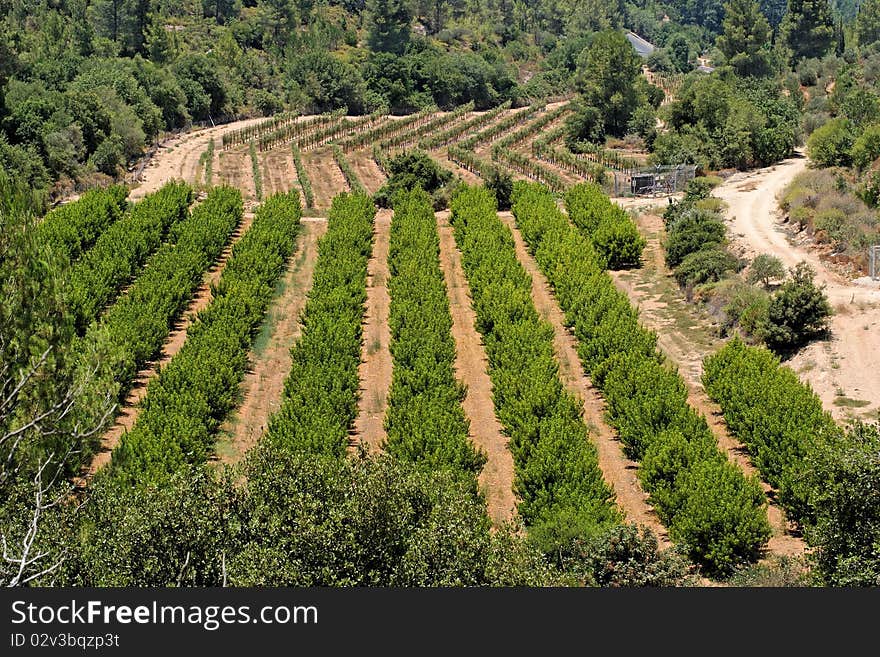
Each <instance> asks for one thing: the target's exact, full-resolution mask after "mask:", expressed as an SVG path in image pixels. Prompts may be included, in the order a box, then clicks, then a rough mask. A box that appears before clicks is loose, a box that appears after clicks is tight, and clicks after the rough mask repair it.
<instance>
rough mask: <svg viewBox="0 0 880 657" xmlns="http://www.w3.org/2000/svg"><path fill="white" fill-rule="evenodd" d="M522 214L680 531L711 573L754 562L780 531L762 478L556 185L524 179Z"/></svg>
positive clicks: (619, 423) (634, 450)
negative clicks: (565, 210)
mask: <svg viewBox="0 0 880 657" xmlns="http://www.w3.org/2000/svg"><path fill="white" fill-rule="evenodd" d="M514 197H515V199H514V207H513V210H514V215H515V216H516V219H517V224H518V225H519V226H520V229H521V230H522V233H523V237H524V238H525V240H526V242H527V243H528V244H529V247H530V249H531V250H532V252H533V253H534V254H535V258H536V259H537V261H538V264H539V266H540V267H541V269H542V271H543V272H544V274H545V275H546V276H547V278H548V280H549V281H550V283H551V285H553V288H554V291H555V293H556V298H557V299H558V300H559V304H560V306H561V307H562V310H563V311H564V312H565V315H566V322H567V324H568V325H569V326H570V328H571V329H572V330H573V332H574V334H575V337H576V338H577V339H578V341H579V345H578V355H579V356H580V358H581V361H582V363H583V365H584V368H585V370H587V371H588V372H589V373H590V375H591V376H592V379H593V382H594V383H595V384H596V385H597V386H598V387H599V389H600V390H601V391H602V394H603V396H604V397H605V401H606V404H607V406H608V417H609V421H610V422H611V424H612V425H613V426H614V427H615V428H616V429H617V431H618V434H619V436H620V439H621V441H622V442H623V444H624V446H625V450H626V452H627V454H628V455H629V456H630V457H631V458H634V459H635V460H642V470H641V471H640V477H641V479H642V482H643V485H644V486H645V489H646V490H647V491H648V492H649V493H650V495H651V501H652V503H653V504H654V505H655V508H657V510H658V513H659V514H660V517H661V519H662V520H663V521H664V522H665V523H666V524H667V526H668V527H669V531H670V536H671V537H672V538H673V539H674V540H676V541H679V542H681V543H682V544H683V547H684V548H685V549H686V551H687V553H688V554H689V555H690V556H691V557H692V558H694V559H696V560H697V561H698V562H699V563H701V564H702V565H703V566H704V567H705V568H706V570H707V571H708V572H711V573H715V574H723V573H729V572H730V571H731V569H733V568H734V567H735V566H736V565H737V564H739V563H742V562H745V561H753V560H755V559H756V558H757V557H758V556H759V555H760V554H761V550H762V546H763V545H764V543H765V542H766V541H767V539H768V538H769V536H770V527H769V525H768V523H767V517H766V511H765V500H764V495H763V492H762V491H761V488H760V486H759V485H758V482H757V481H756V480H754V479H750V478H747V477H745V475H744V474H743V472H742V470H740V469H739V468H738V467H737V466H735V465H733V464H731V463H729V462H728V461H727V460H726V458H725V456H724V455H723V454H722V453H721V452H720V451H719V450H718V447H717V445H716V444H715V439H714V437H713V436H712V433H711V431H710V430H709V427H708V426H707V424H706V421H705V419H704V418H703V417H702V416H700V415H698V414H697V413H696V412H695V411H694V410H693V409H692V408H690V407H689V406H688V404H687V389H686V386H685V384H684V381H683V379H682V378H681V376H680V375H679V374H678V373H677V372H675V371H674V370H670V369H669V368H667V367H666V366H664V365H663V364H662V363H663V360H662V357H661V355H660V354H659V353H658V352H657V350H656V346H655V345H656V341H657V336H656V335H655V334H654V333H651V332H649V331H647V330H645V329H644V328H642V327H641V326H640V325H639V323H638V315H637V313H636V311H635V310H634V309H633V308H632V306H630V304H629V301H628V299H627V298H626V296H625V295H624V294H622V293H621V292H619V291H618V290H617V289H616V288H615V286H614V283H613V282H612V280H611V278H610V277H609V276H608V274H607V273H606V272H605V271H604V260H603V259H602V258H601V257H600V256H599V255H598V254H597V253H596V251H595V249H594V248H593V246H592V244H591V243H590V242H589V241H588V240H586V238H584V237H583V236H582V235H581V234H580V233H579V232H578V231H577V230H576V229H575V228H574V227H572V226H571V225H570V224H569V223H568V221H567V220H566V218H565V216H564V215H563V214H562V213H561V212H560V211H559V209H558V208H557V207H556V204H555V202H554V200H553V197H552V195H551V194H550V193H549V191H548V190H546V189H545V188H542V187H540V186H537V185H524V184H521V183H519V184H518V186H517V191H516V193H515V195H514Z"/></svg>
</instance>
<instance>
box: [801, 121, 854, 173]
mask: <svg viewBox="0 0 880 657" xmlns="http://www.w3.org/2000/svg"><path fill="white" fill-rule="evenodd" d="M853 133H854V126H853V124H852V121H850V120H849V119H847V118H844V117H837V118H836V119H831V120H830V121H828V122H826V123H825V125H823V126H822V127H821V128H818V129H817V130H814V131H813V134H812V135H810V138H809V139H808V140H807V155H809V156H810V159H811V160H813V161H814V162H816V163H817V164H820V165H822V166H823V167H833V166H847V165H849V163H850V160H851V155H850V150H851V149H852V147H853V137H854V135H853Z"/></svg>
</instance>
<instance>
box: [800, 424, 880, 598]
mask: <svg viewBox="0 0 880 657" xmlns="http://www.w3.org/2000/svg"><path fill="white" fill-rule="evenodd" d="M878 455H880V425H877V424H864V423H862V422H857V423H856V424H855V425H853V427H852V428H851V429H850V430H849V431H848V432H847V434H846V436H834V435H832V436H829V437H828V438H827V439H826V440H824V441H819V442H818V444H817V445H816V447H815V448H814V449H813V450H811V452H810V453H809V454H808V458H807V461H808V466H809V467H807V468H805V472H806V473H807V476H808V478H809V480H810V483H809V488H810V489H811V490H813V491H814V494H813V496H812V499H811V503H812V505H813V506H814V508H815V510H816V518H817V521H816V523H815V524H814V525H813V526H810V527H808V528H807V532H806V534H807V539H808V541H809V543H810V545H814V546H816V550H815V552H814V553H813V554H812V556H811V560H812V561H813V564H814V565H815V572H816V574H817V575H818V576H819V578H820V580H821V581H822V583H824V584H826V585H828V586H877V585H878V584H880V552H878V549H877V546H878V545H880V499H878V496H880V458H878Z"/></svg>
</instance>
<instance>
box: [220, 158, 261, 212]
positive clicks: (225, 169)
mask: <svg viewBox="0 0 880 657" xmlns="http://www.w3.org/2000/svg"><path fill="white" fill-rule="evenodd" d="M214 179H215V181H216V182H217V183H219V184H224V185H229V186H231V187H235V188H236V189H240V190H241V194H242V197H243V198H244V200H245V203H254V202H255V201H256V199H257V190H256V187H255V186H254V167H253V164H252V163H251V154H250V150H249V149H248V147H247V146H239V147H237V148H232V149H229V150H228V151H224V152H222V153H221V154H220V159H219V168H217V169H215V170H214Z"/></svg>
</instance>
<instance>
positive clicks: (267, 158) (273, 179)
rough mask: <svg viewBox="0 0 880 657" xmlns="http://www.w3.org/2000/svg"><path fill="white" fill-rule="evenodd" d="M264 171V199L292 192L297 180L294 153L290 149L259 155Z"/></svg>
mask: <svg viewBox="0 0 880 657" xmlns="http://www.w3.org/2000/svg"><path fill="white" fill-rule="evenodd" d="M259 157H260V158H261V160H262V169H263V198H269V197H270V196H272V195H273V194H280V193H284V192H288V191H290V189H292V188H293V181H294V180H296V171H295V170H294V167H293V153H292V152H291V151H290V149H289V148H284V149H275V150H272V151H267V152H265V153H261V154H259Z"/></svg>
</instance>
